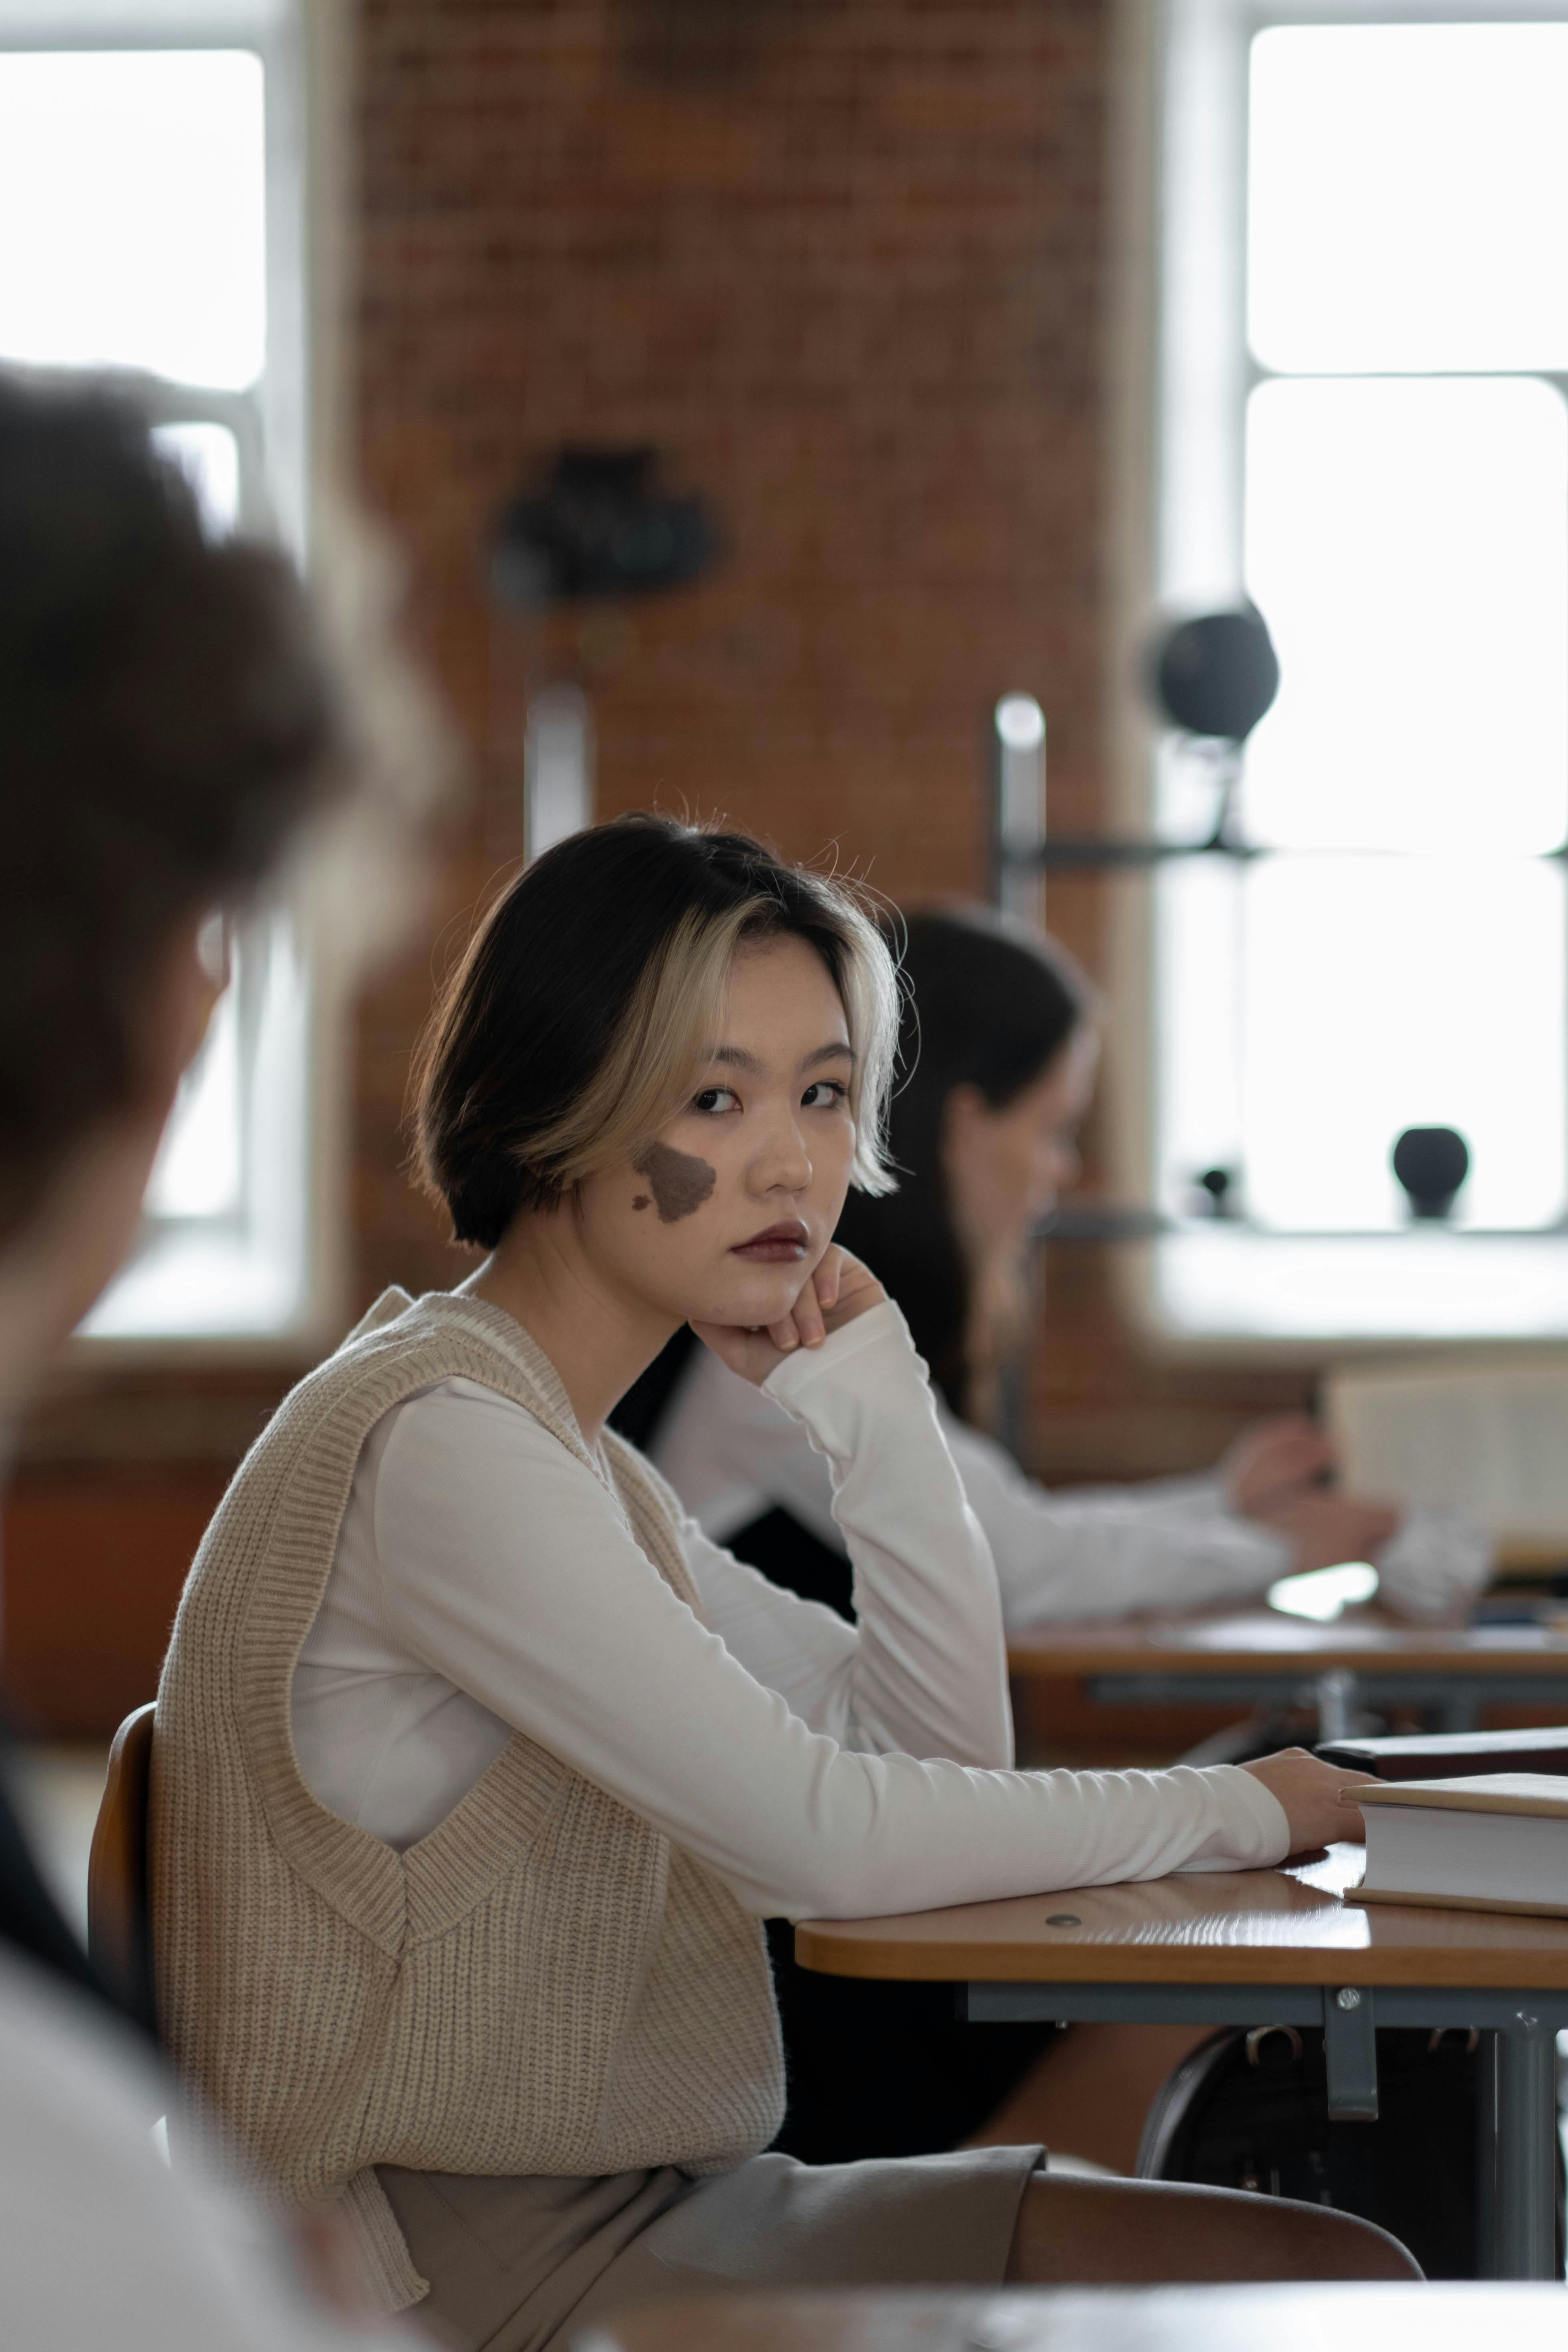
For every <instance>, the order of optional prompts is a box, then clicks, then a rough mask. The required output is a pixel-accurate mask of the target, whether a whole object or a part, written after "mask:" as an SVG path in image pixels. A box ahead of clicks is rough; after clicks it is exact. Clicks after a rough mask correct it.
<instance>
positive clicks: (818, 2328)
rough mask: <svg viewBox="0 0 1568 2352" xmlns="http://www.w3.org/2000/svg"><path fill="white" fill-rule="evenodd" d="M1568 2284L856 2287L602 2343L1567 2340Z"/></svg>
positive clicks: (729, 2351)
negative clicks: (1566, 2290) (1046, 2289)
mask: <svg viewBox="0 0 1568 2352" xmlns="http://www.w3.org/2000/svg"><path fill="white" fill-rule="evenodd" d="M1565 2317H1568V2298H1565V2297H1564V2294H1563V2289H1562V2287H1560V2286H1470V2285H1468V2284H1467V2285H1463V2286H1447V2285H1444V2286H1250V2287H1237V2286H1225V2287H1215V2286H1209V2287H1191V2286H1188V2287H1154V2288H1145V2289H1144V2290H1142V2292H1131V2291H1129V2290H1126V2289H1110V2288H1101V2289H1099V2290H1094V2289H1088V2288H1082V2287H1068V2288H1058V2289H1057V2290H1056V2291H1055V2292H1054V2293H1040V2292H1037V2291H1036V2292H1026V2291H1025V2290H1023V2289H1020V2288H1013V2289H1010V2290H1005V2291H1003V2292H1001V2293H995V2292H990V2293H986V2292H976V2291H970V2292H968V2293H963V2292H955V2291H953V2290H952V2289H951V2288H948V2289H941V2288H927V2289H926V2290H924V2291H923V2292H918V2291H913V2290H910V2289H909V2288H882V2289H877V2288H859V2289H856V2290H854V2291H848V2290H840V2291H839V2292H837V2293H835V2294H776V2295H762V2294H736V2295H715V2296H713V2297H711V2298H705V2299H704V2300H702V2301H700V2302H698V2301H690V2300H688V2301H681V2302H670V2303H666V2304H659V2305H654V2306H651V2307H649V2308H645V2309H644V2310H642V2311H632V2312H626V2313H625V2314H623V2315H620V2316H618V2317H616V2318H615V2319H613V2320H611V2321H610V2322H609V2323H608V2324H607V2325H606V2326H603V2327H600V2328H596V2329H595V2331H594V2333H593V2335H592V2336H591V2337H588V2336H583V2337H579V2338H578V2342H579V2344H580V2345H581V2346H583V2347H584V2352H586V2347H587V2345H588V2344H590V2343H591V2344H592V2345H593V2346H594V2347H595V2352H601V2347H602V2352H1260V2347H1267V2352H1322V2347H1324V2345H1327V2344H1331V2345H1333V2346H1334V2347H1336V2352H1477V2347H1478V2346H1479V2345H1484V2344H1486V2343H1488V2342H1489V2341H1490V2342H1494V2343H1501V2342H1506V2343H1507V2344H1508V2345H1509V2347H1510V2352H1561V2347H1562V2343H1563V2321H1564V2318H1565Z"/></svg>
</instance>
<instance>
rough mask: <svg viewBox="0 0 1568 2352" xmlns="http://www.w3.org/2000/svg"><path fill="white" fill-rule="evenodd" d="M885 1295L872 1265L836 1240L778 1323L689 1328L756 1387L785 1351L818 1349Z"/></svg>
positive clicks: (734, 1370) (708, 1324) (694, 1325)
mask: <svg viewBox="0 0 1568 2352" xmlns="http://www.w3.org/2000/svg"><path fill="white" fill-rule="evenodd" d="M887 1296H888V1294H887V1292H886V1291H885V1290H884V1289H883V1287H882V1286H881V1284H880V1283H879V1281H878V1279H877V1277H876V1276H875V1275H874V1274H873V1273H872V1272H871V1269H870V1267H869V1266H866V1265H861V1263H860V1261H859V1259H858V1257H851V1256H850V1255H849V1253H848V1251H847V1250H842V1249H839V1248H838V1247H837V1244H834V1245H833V1246H832V1247H831V1248H829V1249H828V1250H827V1251H826V1254H825V1255H824V1256H823V1259H822V1263H821V1264H820V1265H818V1267H817V1268H816V1272H815V1274H812V1275H809V1276H807V1277H806V1279H805V1282H804V1283H803V1284H802V1286H801V1291H800V1296H799V1297H798V1298H797V1299H796V1300H795V1306H794V1307H793V1308H792V1309H791V1311H790V1313H789V1314H788V1315H786V1316H785V1317H784V1320H783V1321H782V1322H779V1323H769V1324H766V1325H763V1327H761V1328H758V1329H756V1330H748V1329H746V1328H744V1327H743V1326H742V1325H739V1324H734V1323H696V1322H694V1323H693V1324H692V1326H691V1328H692V1329H693V1330H694V1331H695V1332H696V1334H697V1336H698V1338H699V1339H700V1340H701V1341H702V1342H703V1343H704V1345H705V1346H707V1347H710V1348H711V1349H712V1350H713V1353H714V1354H715V1355H716V1356H717V1357H719V1358H720V1360H721V1361H722V1362H724V1363H726V1364H728V1365H729V1367H730V1370H731V1371H732V1372H739V1373H740V1375H741V1377H742V1380H747V1381H755V1382H756V1384H757V1386H758V1387H759V1388H760V1387H761V1386H762V1384H763V1381H765V1380H766V1379H767V1377H768V1374H769V1373H770V1372H771V1371H772V1370H773V1369H774V1367H775V1366H776V1365H779V1364H782V1363H783V1361H784V1358H785V1357H786V1356H793V1355H794V1354H795V1350H796V1349H799V1348H820V1347H821V1345H822V1343H823V1341H824V1339H826V1337H827V1335H828V1333H829V1332H830V1331H839V1330H842V1329H843V1328H844V1326H845V1324H846V1323H853V1322H854V1320H855V1318H856V1317H857V1316H858V1315H866V1314H868V1313H869V1312H870V1309H871V1308H872V1307H880V1306H881V1304H882V1303H883V1301H884V1299H885V1298H886V1297H887Z"/></svg>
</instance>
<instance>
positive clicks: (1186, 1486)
mask: <svg viewBox="0 0 1568 2352" xmlns="http://www.w3.org/2000/svg"><path fill="white" fill-rule="evenodd" d="M936 1411H937V1416H938V1419H939V1421H940V1422H941V1424H942V1433H943V1435H944V1436H945V1438H946V1440H947V1444H948V1447H949V1450H950V1452H951V1453H952V1458H953V1461H954V1463H955V1464H956V1465H957V1467H958V1472H959V1475H960V1477H961V1478H962V1480H963V1490H964V1493H965V1495H966V1496H967V1497H968V1499H969V1503H970V1506H971V1507H972V1509H973V1512H974V1515H975V1517H977V1518H978V1520H979V1521H980V1524H981V1526H982V1527H983V1528H984V1530H985V1535H986V1538H987V1540H988V1542H989V1544H990V1547H991V1552H992V1557H993V1558H994V1561H995V1564H996V1577H997V1581H998V1584H999V1586H1000V1589H1001V1594H1002V1614H1003V1618H1004V1620H1005V1623H1006V1626H1007V1629H1008V1631H1009V1632H1012V1633H1017V1632H1021V1631H1023V1629H1024V1628H1026V1626H1029V1625H1035V1624H1039V1623H1042V1622H1050V1621H1052V1620H1055V1621H1057V1622H1066V1621H1070V1620H1072V1619H1075V1618H1089V1617H1120V1616H1126V1615H1130V1614H1131V1612H1134V1611H1137V1610H1146V1609H1161V1608H1163V1609H1197V1608H1202V1607H1205V1605H1208V1604H1212V1603H1214V1602H1216V1601H1244V1600H1251V1599H1255V1598H1256V1597H1257V1596H1258V1594H1259V1593H1261V1592H1263V1591H1267V1589H1268V1586H1269V1585H1270V1584H1272V1583H1273V1582H1274V1580H1275V1579H1276V1578H1277V1577H1281V1576H1285V1575H1288V1574H1289V1570H1290V1566H1291V1554H1290V1547H1289V1544H1288V1543H1287V1542H1286V1541H1285V1540H1284V1538H1282V1537H1279V1536H1276V1535H1271V1534H1270V1533H1269V1531H1268V1528H1261V1527H1258V1526H1257V1525H1256V1524H1255V1523H1254V1522H1252V1521H1251V1520H1248V1519H1243V1518H1240V1517H1237V1515H1236V1513H1235V1512H1233V1511H1232V1510H1231V1509H1230V1508H1229V1507H1228V1505H1227V1503H1226V1496H1225V1490H1224V1488H1223V1487H1222V1486H1221V1485H1220V1482H1219V1480H1218V1479H1217V1478H1212V1477H1209V1478H1169V1479H1157V1480H1152V1481H1150V1482H1148V1483H1147V1484H1145V1485H1142V1486H1107V1487H1079V1488H1074V1489H1073V1490H1072V1491H1071V1492H1069V1493H1068V1494H1065V1495H1053V1494H1050V1493H1048V1492H1047V1489H1046V1488H1045V1487H1044V1486H1039V1485H1038V1484H1037V1482H1036V1481H1035V1480H1034V1479H1032V1478H1028V1477H1026V1475H1024V1473H1023V1471H1021V1470H1020V1469H1019V1467H1018V1465H1017V1464H1016V1462H1015V1460H1014V1459H1013V1456H1012V1455H1011V1454H1008V1453H1007V1452H1006V1450H1005V1448H1004V1447H1003V1446H1000V1445H998V1444H995V1443H994V1440H992V1439H991V1438H988V1437H984V1436H982V1435H981V1434H980V1433H979V1432H978V1431H976V1430H973V1429H970V1428H968V1427H966V1426H965V1424H964V1423H963V1422H961V1421H958V1420H956V1419H954V1417H953V1416H952V1414H951V1413H949V1412H947V1411H946V1410H945V1409H944V1407H943V1406H942V1403H941V1402H940V1401H938V1402H937V1405H936ZM652 1455H653V1460H654V1462H655V1463H656V1465H658V1468H659V1469H660V1470H661V1471H662V1472H663V1473H664V1475H665V1476H666V1477H667V1478H668V1480H669V1483H670V1485H671V1486H673V1487H674V1488H675V1491H676V1493H677V1494H678V1495H679V1497H680V1499H681V1501H682V1503H683V1504H684V1505H685V1507H686V1508H687V1509H688V1510H689V1512H690V1513H691V1514H692V1516H693V1517H694V1518H695V1519H696V1520H697V1522H698V1524H699V1526H700V1528H702V1530H703V1532H704V1534H705V1535H707V1536H709V1537H710V1538H711V1539H712V1541H713V1542H715V1543H721V1544H722V1543H728V1542H730V1541H731V1539H732V1538H734V1537H735V1536H737V1535H739V1533H740V1532H741V1530H742V1528H745V1527H748V1526H749V1525H750V1524H751V1522H752V1520H753V1519H756V1518H758V1517H761V1516H762V1515H763V1513H764V1512H766V1511H769V1510H773V1509H784V1510H786V1511H788V1512H789V1513H790V1514H791V1516H792V1517H794V1518H795V1519H797V1520H798V1521H799V1522H800V1524H801V1526H802V1527H804V1528H807V1529H809V1531H810V1532H811V1534H813V1535H814V1536H816V1537H817V1538H819V1540H820V1541H821V1542H823V1543H826V1544H829V1545H831V1546H833V1548H834V1549H837V1550H839V1551H842V1550H844V1549H845V1544H844V1538H843V1537H842V1535H841V1533H840V1531H839V1528H838V1526H837V1521H836V1519H835V1517H834V1512H833V1484H832V1476H831V1472H830V1468H829V1465H828V1462H827V1459H826V1456H825V1455H824V1454H822V1453H821V1452H820V1451H819V1450H818V1449H816V1447H814V1446H813V1445H812V1444H811V1442H810V1438H809V1436H808V1434H807V1433H806V1431H805V1428H804V1427H803V1426H802V1425H801V1423H799V1422H798V1421H796V1420H792V1419H791V1418H789V1417H788V1415H787V1414H785V1413H784V1412H780V1411H779V1410H778V1406H777V1404H776V1403H775V1402H773V1399H772V1398H771V1397H770V1396H769V1395H768V1394H767V1392H766V1391H764V1390H762V1389H758V1388H754V1387H753V1386H752V1384H751V1382H750V1381H742V1380H739V1379H737V1378H736V1376H735V1374H734V1373H733V1372H731V1370H729V1369H728V1368H727V1366H725V1365H724V1364H722V1363H721V1362H720V1360H719V1359H718V1357H717V1356H715V1355H714V1354H713V1353H712V1352H711V1350H710V1349H706V1348H701V1349H698V1350H697V1351H696V1353H695V1354H694V1356H693V1358H692V1360H691V1362H690V1364H689V1367H688V1368H687V1370H686V1373H685V1376H684V1378H683V1379H682V1381H681V1382H680V1385H679V1388H678V1390H677V1391H676V1393H675V1395H674V1396H673V1397H672V1399H671V1400H670V1403H669V1407H668V1411H667V1412H666V1414H665V1417H664V1420H663V1423H661V1425H660V1427H659V1430H658V1433H657V1436H656V1438H655V1441H654V1444H653V1447H652ZM1490 1564H1491V1555H1490V1549H1489V1546H1488V1544H1487V1542H1486V1540H1485V1538H1483V1537H1482V1536H1481V1535H1480V1534H1479V1532H1478V1531H1477V1530H1476V1529H1475V1528H1471V1527H1469V1526H1468V1524H1467V1523H1466V1522H1464V1521H1463V1520H1460V1519H1458V1518H1456V1517H1453V1516H1452V1515H1451V1514H1447V1513H1441V1512H1436V1511H1422V1512H1413V1513H1411V1514H1410V1515H1409V1516H1408V1517H1407V1518H1406V1519H1405V1522H1404V1524H1403V1525H1402V1527H1401V1528H1399V1530H1398V1532H1397V1533H1396V1534H1395V1536H1394V1539H1393V1541H1392V1542H1391V1543H1389V1544H1388V1545H1386V1546H1385V1547H1384V1551H1383V1553H1382V1554H1381V1555H1380V1558H1379V1561H1378V1567H1379V1570H1380V1573H1381V1576H1382V1580H1383V1584H1382V1589H1383V1591H1384V1596H1385V1597H1386V1598H1387V1599H1388V1600H1389V1601H1392V1602H1393V1603H1394V1605H1395V1606H1396V1607H1398V1608H1402V1609H1405V1610H1406V1611H1408V1612H1410V1613H1411V1614H1412V1615H1415V1616H1426V1615H1436V1614H1440V1613H1444V1612H1447V1611H1448V1610H1450V1609H1451V1608H1453V1607H1454V1606H1455V1605H1456V1603H1460V1604H1462V1603H1463V1601H1465V1600H1466V1599H1467V1598H1468V1596H1469V1595H1470V1594H1472V1593H1474V1592H1475V1591H1479V1588H1480V1587H1481V1586H1482V1585H1483V1584H1484V1583H1485V1582H1486V1580H1487V1577H1488V1574H1489V1570H1490Z"/></svg>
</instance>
